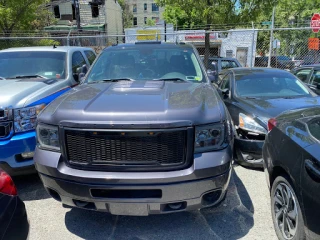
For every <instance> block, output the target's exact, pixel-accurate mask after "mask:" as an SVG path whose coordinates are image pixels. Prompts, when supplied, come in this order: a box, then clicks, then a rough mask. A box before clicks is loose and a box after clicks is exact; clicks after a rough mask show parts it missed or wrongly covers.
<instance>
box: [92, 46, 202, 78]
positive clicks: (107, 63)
mask: <svg viewBox="0 0 320 240" xmlns="http://www.w3.org/2000/svg"><path fill="white" fill-rule="evenodd" d="M119 78H130V79H134V80H159V79H172V78H181V79H183V80H187V81H194V82H201V81H203V82H204V81H206V79H205V77H204V73H203V71H202V69H201V66H200V64H199V62H198V60H197V57H196V53H195V52H194V50H193V49H192V48H172V47H157V48H154V46H146V45H135V46H131V47H130V48H127V49H117V48H113V49H108V50H105V51H104V52H102V53H101V55H100V56H99V58H98V59H97V61H96V63H95V64H94V65H93V66H92V70H91V71H90V74H89V75H88V78H87V81H88V82H92V81H99V80H103V79H119Z"/></svg>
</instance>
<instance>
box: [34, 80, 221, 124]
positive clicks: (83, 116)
mask: <svg viewBox="0 0 320 240" xmlns="http://www.w3.org/2000/svg"><path fill="white" fill-rule="evenodd" d="M223 114H224V108H223V103H222V101H221V99H220V97H219V96H218V95H217V92H216V90H215V89H214V88H213V87H212V86H211V85H210V84H207V83H187V82H164V81H134V82H124V81H123V82H117V83H108V82H104V83H96V84H84V85H81V86H78V87H76V88H74V89H73V90H71V91H69V92H68V93H67V94H65V95H63V96H61V97H59V98H57V99H56V100H55V101H53V102H52V103H51V104H50V105H49V106H48V107H47V108H46V109H45V110H44V111H43V112H42V114H41V115H40V116H39V118H38V120H39V122H43V123H48V124H53V125H58V124H63V125H64V126H66V125H68V126H69V125H70V126H74V124H76V123H78V124H76V125H77V126H79V124H80V125H84V123H90V124H95V123H97V124H100V125H101V124H107V125H108V124H109V125H113V124H116V123H123V124H126V126H128V125H141V124H146V123H148V124H151V125H152V124H156V123H173V122H177V123H179V122H180V123H183V124H187V125H193V124H206V123H213V122H219V121H221V118H222V117H223V116H222V115H223ZM63 122H64V123H63ZM90 126H91V125H90ZM140 127H141V126H140Z"/></svg>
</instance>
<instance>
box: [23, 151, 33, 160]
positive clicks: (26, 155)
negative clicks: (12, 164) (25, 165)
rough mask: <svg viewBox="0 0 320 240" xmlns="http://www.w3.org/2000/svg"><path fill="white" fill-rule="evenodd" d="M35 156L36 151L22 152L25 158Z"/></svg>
mask: <svg viewBox="0 0 320 240" xmlns="http://www.w3.org/2000/svg"><path fill="white" fill-rule="evenodd" d="M33 156H34V152H24V153H21V157H22V158H23V159H28V158H33Z"/></svg>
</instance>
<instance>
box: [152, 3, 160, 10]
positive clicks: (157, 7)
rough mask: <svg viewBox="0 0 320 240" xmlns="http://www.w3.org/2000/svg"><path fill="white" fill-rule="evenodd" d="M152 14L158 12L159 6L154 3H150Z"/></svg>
mask: <svg viewBox="0 0 320 240" xmlns="http://www.w3.org/2000/svg"><path fill="white" fill-rule="evenodd" d="M152 12H159V6H158V5H157V4H155V3H152Z"/></svg>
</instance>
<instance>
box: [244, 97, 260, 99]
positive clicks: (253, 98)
mask: <svg viewBox="0 0 320 240" xmlns="http://www.w3.org/2000/svg"><path fill="white" fill-rule="evenodd" d="M244 99H258V98H257V97H244Z"/></svg>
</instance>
